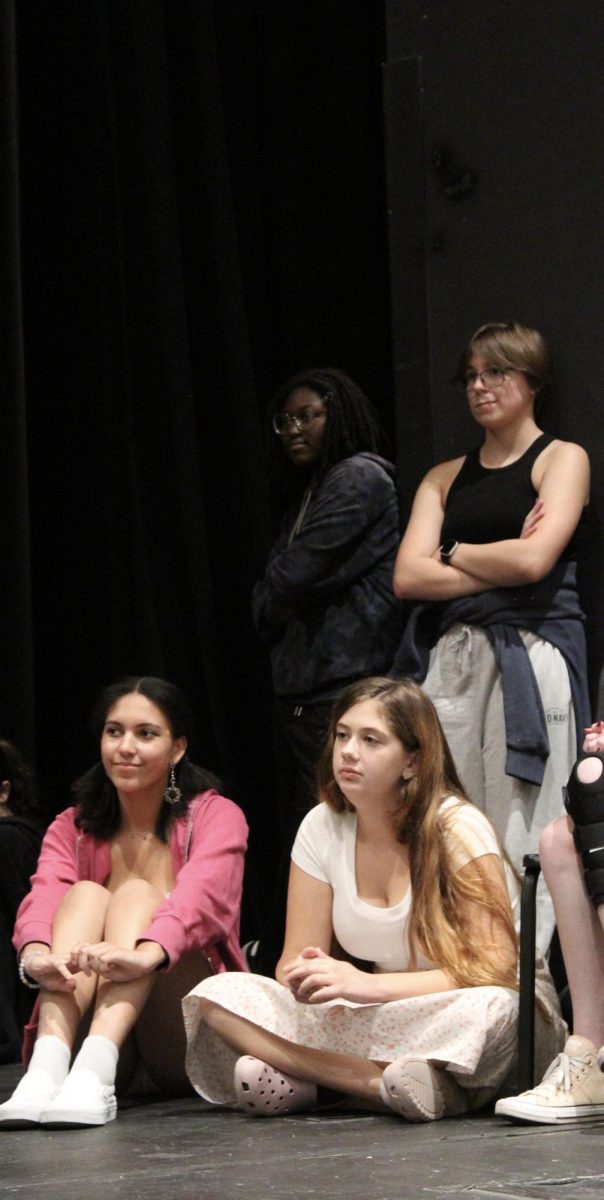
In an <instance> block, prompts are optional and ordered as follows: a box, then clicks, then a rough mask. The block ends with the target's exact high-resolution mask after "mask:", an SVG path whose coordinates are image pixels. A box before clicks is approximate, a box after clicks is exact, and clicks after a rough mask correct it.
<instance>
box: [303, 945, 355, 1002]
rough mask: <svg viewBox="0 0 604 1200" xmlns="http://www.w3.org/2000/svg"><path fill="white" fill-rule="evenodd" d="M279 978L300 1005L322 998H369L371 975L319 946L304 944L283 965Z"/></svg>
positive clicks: (323, 999)
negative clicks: (305, 945)
mask: <svg viewBox="0 0 604 1200" xmlns="http://www.w3.org/2000/svg"><path fill="white" fill-rule="evenodd" d="M283 978H284V981H285V983H286V984H287V986H288V987H289V988H290V990H291V991H292V993H293V995H294V996H295V998H296V1000H299V1001H300V1003H301V1004H323V1003H324V1002H325V1001H326V1000H352V1001H355V1002H356V1003H357V1004H368V1003H371V1001H372V998H373V997H372V980H373V976H372V975H370V974H368V972H367V971H359V969H358V968H357V967H354V966H353V965H352V963H349V962H343V961H341V960H340V959H338V958H331V956H330V955H329V954H325V952H324V951H323V950H321V948H320V947H319V946H307V947H306V948H305V949H304V950H301V951H300V954H298V956H297V957H296V958H294V959H292V961H291V962H289V963H286V964H285V966H284V967H283Z"/></svg>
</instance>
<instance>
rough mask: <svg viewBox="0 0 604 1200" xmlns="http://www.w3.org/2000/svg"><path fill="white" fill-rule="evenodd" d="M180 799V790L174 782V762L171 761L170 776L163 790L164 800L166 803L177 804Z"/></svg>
mask: <svg viewBox="0 0 604 1200" xmlns="http://www.w3.org/2000/svg"><path fill="white" fill-rule="evenodd" d="M180 799H182V792H181V790H180V788H179V786H178V784H177V782H176V773H175V771H174V763H172V764H171V766H170V778H169V782H168V786H167V788H166V790H165V792H164V800H165V801H166V804H178V801H179V800H180Z"/></svg>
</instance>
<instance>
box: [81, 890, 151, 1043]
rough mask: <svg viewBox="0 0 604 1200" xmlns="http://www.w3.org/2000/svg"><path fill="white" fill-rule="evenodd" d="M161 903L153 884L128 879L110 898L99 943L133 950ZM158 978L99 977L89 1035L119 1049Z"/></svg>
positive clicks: (145, 976) (149, 975)
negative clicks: (116, 979) (118, 980)
mask: <svg viewBox="0 0 604 1200" xmlns="http://www.w3.org/2000/svg"><path fill="white" fill-rule="evenodd" d="M163 900H164V896H163V895H162V893H161V892H160V891H159V890H158V889H157V888H155V887H153V885H152V884H150V883H147V882H146V881H145V880H143V879H132V880H129V881H128V883H125V884H123V885H122V887H120V888H119V889H118V890H117V891H116V892H114V893H113V894H111V895H110V896H109V903H108V905H107V910H106V914H105V926H104V930H103V933H102V938H101V939H100V940H103V941H106V942H110V943H112V944H114V945H116V946H121V947H123V948H125V949H132V948H133V947H134V946H135V945H136V942H137V940H138V938H139V937H140V934H141V933H142V931H143V930H144V929H145V928H146V926H147V925H149V924H150V922H151V920H152V918H153V915H154V913H155V911H156V909H157V908H158V906H159V905H160V904H161V903H162V901H163ZM87 940H88V941H91V940H92V939H91V938H88V939H87ZM157 978H158V976H157V974H156V973H152V974H147V975H143V976H141V977H140V978H139V979H132V980H130V981H129V982H127V983H116V982H114V981H113V980H110V979H102V978H100V979H99V981H98V986H97V990H96V998H95V1003H94V1012H93V1015H92V1020H91V1022H90V1031H89V1032H90V1034H91V1035H100V1036H101V1037H106V1038H109V1039H110V1041H112V1042H114V1043H115V1045H116V1046H117V1047H118V1048H119V1047H120V1046H121V1045H122V1043H123V1041H124V1039H125V1038H126V1037H127V1035H128V1034H129V1032H130V1030H131V1029H132V1027H133V1025H134V1023H135V1021H136V1020H137V1019H138V1017H139V1015H140V1013H141V1011H142V1009H143V1007H144V1005H145V1003H146V1001H147V998H148V996H149V993H150V992H151V989H152V988H153V986H154V984H155V982H156V980H157Z"/></svg>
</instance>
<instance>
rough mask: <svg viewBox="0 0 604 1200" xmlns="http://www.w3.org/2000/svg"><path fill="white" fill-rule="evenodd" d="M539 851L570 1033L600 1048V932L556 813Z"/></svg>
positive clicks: (603, 967) (603, 1038)
mask: <svg viewBox="0 0 604 1200" xmlns="http://www.w3.org/2000/svg"><path fill="white" fill-rule="evenodd" d="M588 761H589V760H588ZM585 782H587V781H585ZM539 850H540V855H541V865H542V868H543V874H544V876H545V880H546V882H547V886H548V888H549V890H550V893H551V896H552V899H553V902H554V910H555V914H556V923H557V926H558V934H559V937H560V946H561V948H562V954H563V956H564V964H565V967H566V974H567V978H568V984H569V987H570V994H571V998H572V1003H573V1026H574V1032H575V1033H577V1034H580V1035H581V1036H582V1037H586V1038H589V1040H590V1041H591V1042H593V1043H594V1045H595V1046H601V1045H603V1044H604V934H603V930H602V926H601V924H600V921H599V920H598V916H597V915H596V912H595V910H594V908H593V905H592V903H591V901H590V899H589V897H588V895H587V892H586V890H585V886H584V882H583V870H582V866H581V861H580V859H579V856H578V854H577V851H576V850H575V845H574V842H573V838H572V833H571V830H570V825H569V821H568V818H567V817H559V818H558V820H557V821H554V822H553V823H552V824H551V825H548V826H547V828H546V829H545V830H544V831H543V833H542V835H541V841H540V846H539Z"/></svg>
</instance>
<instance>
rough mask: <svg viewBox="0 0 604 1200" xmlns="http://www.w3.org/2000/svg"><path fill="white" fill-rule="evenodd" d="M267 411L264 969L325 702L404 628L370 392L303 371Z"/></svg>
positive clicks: (331, 375) (259, 589) (333, 375)
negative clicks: (269, 535) (268, 840)
mask: <svg viewBox="0 0 604 1200" xmlns="http://www.w3.org/2000/svg"><path fill="white" fill-rule="evenodd" d="M270 416H271V423H272V428H273V431H274V432H273V442H272V455H271V478H272V483H273V486H274V491H275V499H276V506H278V507H279V508H280V511H281V526H280V530H279V534H278V536H277V539H276V541H275V543H274V545H273V547H272V549H271V551H270V554H269V558H268V562H267V565H266V570H265V573H264V577H263V579H262V580H260V582H259V583H257V584H256V587H255V589H254V595H253V613H254V620H255V624H256V628H257V630H258V632H259V634H260V636H261V637H262V638H264V639H265V641H266V642H267V643H268V644H269V646H270V656H271V668H272V679H273V689H274V694H275V725H276V732H277V737H276V755H277V776H278V782H277V787H278V792H279V805H280V813H279V818H280V835H281V843H282V851H283V862H282V870H281V876H282V878H281V883H280V885H278V889H279V896H280V900H278V902H277V904H276V906H275V908H276V909H277V910H280V911H277V914H276V918H277V923H278V928H276V927H275V928H274V929H272V930H271V931H265V935H264V937H263V939H262V940H263V948H262V965H263V968H264V969H267V970H269V971H271V972H272V968H273V967H274V963H275V961H276V958H277V956H278V954H279V951H280V949H281V945H282V940H283V923H282V922H283V918H284V908H285V892H286V873H287V867H288V862H289V852H290V849H291V845H292V842H293V839H294V835H295V832H296V829H297V827H298V825H299V823H300V820H301V818H302V817H303V815H304V813H305V812H306V811H307V810H308V809H309V808H310V807H311V805H313V804H314V803H315V802H316V786H315V767H316V762H317V758H318V756H319V753H320V751H321V747H322V743H323V741H324V738H325V734H326V730H327V725H328V720H329V714H330V710H331V705H332V702H333V700H334V698H335V697H336V696H338V695H339V694H340V692H341V691H342V690H343V689H344V687H346V685H347V684H348V683H350V682H351V681H352V680H355V679H359V678H362V677H363V676H365V675H368V674H373V673H375V672H386V671H388V670H389V669H390V667H391V665H392V661H393V658H394V654H395V651H396V647H397V645H398V642H399V640H400V632H401V629H400V615H399V613H400V606H399V604H398V601H397V600H396V598H395V596H394V595H393V592H392V583H391V580H392V569H393V566H394V559H395V556H396V550H397V546H398V539H399V515H398V503H397V496H396V491H395V485H394V468H393V466H392V464H391V463H389V462H387V461H386V459H384V458H383V457H381V455H380V452H379V451H380V446H381V443H382V435H381V431H380V428H379V425H378V421H377V417H376V414H375V412H374V410H373V407H372V405H371V404H370V402H369V400H368V399H367V397H366V396H365V395H364V394H363V392H362V391H361V390H360V388H359V387H357V385H356V384H355V383H354V382H353V380H352V379H350V378H349V377H348V376H347V375H345V374H344V372H343V371H339V370H336V369H334V368H322V369H320V370H308V371H303V372H301V373H300V374H299V375H296V376H294V378H292V379H290V380H288V382H287V383H285V384H284V385H283V387H281V388H280V389H279V391H278V392H277V394H276V396H275V398H274V401H273V404H272V406H271V411H270ZM284 509H285V512H283V510H284Z"/></svg>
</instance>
